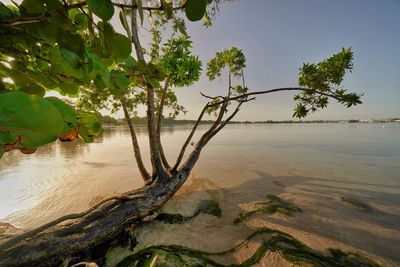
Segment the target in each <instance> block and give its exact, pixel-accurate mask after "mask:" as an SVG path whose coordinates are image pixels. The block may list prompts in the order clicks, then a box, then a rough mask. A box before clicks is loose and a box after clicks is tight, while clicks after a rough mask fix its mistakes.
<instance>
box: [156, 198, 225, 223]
mask: <svg viewBox="0 0 400 267" xmlns="http://www.w3.org/2000/svg"><path fill="white" fill-rule="evenodd" d="M201 213H205V214H210V215H213V216H216V217H221V215H222V210H221V208H220V207H219V204H218V202H216V201H214V200H202V201H200V203H199V204H198V205H197V209H196V211H195V212H194V213H193V215H191V216H183V215H181V214H168V213H159V214H158V215H157V216H156V217H155V218H154V219H155V220H157V221H162V222H164V223H169V224H175V223H177V224H181V223H185V222H187V221H190V220H191V219H193V218H195V217H196V216H197V215H199V214H201Z"/></svg>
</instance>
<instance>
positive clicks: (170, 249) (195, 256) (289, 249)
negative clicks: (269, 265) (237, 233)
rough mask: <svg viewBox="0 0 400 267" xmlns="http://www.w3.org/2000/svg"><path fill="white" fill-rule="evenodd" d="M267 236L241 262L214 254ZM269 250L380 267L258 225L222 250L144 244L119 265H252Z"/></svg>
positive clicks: (332, 264) (309, 260)
mask: <svg viewBox="0 0 400 267" xmlns="http://www.w3.org/2000/svg"><path fill="white" fill-rule="evenodd" d="M257 236H265V237H264V238H263V242H262V243H261V244H260V246H259V247H258V248H257V250H256V251H255V252H254V254H253V255H252V256H251V257H250V258H248V259H247V260H246V261H244V262H242V263H240V264H228V265H223V264H221V263H218V262H216V261H215V260H213V259H212V258H211V256H223V255H228V254H230V253H233V252H235V251H236V250H238V249H240V248H241V247H243V246H245V245H246V244H247V243H248V242H249V241H250V240H251V239H254V238H255V237H257ZM267 251H271V252H276V253H279V254H280V255H281V256H282V257H283V258H285V259H286V260H288V261H290V262H292V263H294V264H298V265H311V266H327V267H328V266H329V267H344V266H350V267H378V266H379V265H378V264H377V263H375V262H373V261H372V260H369V259H367V258H365V257H363V256H361V255H359V254H357V253H354V252H343V251H341V250H338V249H330V250H329V255H325V254H322V253H320V252H317V251H314V250H312V249H311V248H310V247H308V246H306V245H305V244H303V243H302V242H301V241H299V240H297V239H295V238H294V237H293V236H291V235H289V234H286V233H284V232H281V231H279V230H275V229H270V228H267V227H262V228H258V229H256V230H255V231H254V232H253V233H251V234H250V235H249V236H248V237H247V238H246V239H245V240H244V241H242V242H241V243H239V244H238V245H236V246H234V247H233V248H231V249H229V250H226V251H222V252H207V251H201V250H196V249H191V248H188V247H185V246H179V245H157V246H150V247H147V248H144V249H142V250H140V251H138V252H136V253H134V254H132V255H129V256H127V257H126V258H125V259H123V260H122V261H121V262H119V263H118V264H117V267H143V266H189V267H191V266H193V267H194V266H215V267H222V266H230V267H249V266H252V265H254V264H256V263H259V262H260V261H261V259H262V258H263V257H264V255H265V254H266V252H267Z"/></svg>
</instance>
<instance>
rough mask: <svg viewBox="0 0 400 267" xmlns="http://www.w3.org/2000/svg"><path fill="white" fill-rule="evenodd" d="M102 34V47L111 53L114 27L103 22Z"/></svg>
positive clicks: (113, 42)
mask: <svg viewBox="0 0 400 267" xmlns="http://www.w3.org/2000/svg"><path fill="white" fill-rule="evenodd" d="M103 34H104V47H105V49H106V54H107V55H111V54H112V52H113V51H114V45H115V39H116V38H115V31H114V28H113V27H112V26H111V24H110V23H108V22H103Z"/></svg>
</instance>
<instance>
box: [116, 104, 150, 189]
mask: <svg viewBox="0 0 400 267" xmlns="http://www.w3.org/2000/svg"><path fill="white" fill-rule="evenodd" d="M120 101H121V105H122V110H123V111H124V115H125V119H126V121H127V122H128V126H129V131H130V133H131V139H132V145H133V152H134V154H135V159H136V163H137V165H138V168H139V171H140V174H141V175H142V178H143V180H144V182H145V183H146V185H147V184H149V183H150V182H151V180H152V179H151V177H150V174H149V173H148V171H147V170H146V167H145V166H144V164H143V160H142V155H141V152H140V146H139V143H138V140H137V137H136V133H135V128H134V127H133V123H132V120H131V117H130V115H129V112H128V109H127V106H126V102H125V99H124V98H123V97H121V98H120Z"/></svg>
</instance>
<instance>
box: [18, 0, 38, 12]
mask: <svg viewBox="0 0 400 267" xmlns="http://www.w3.org/2000/svg"><path fill="white" fill-rule="evenodd" d="M20 9H21V12H22V14H24V13H25V14H37V13H42V12H43V11H44V5H43V2H42V1H38V0H24V1H22V3H21V5H20Z"/></svg>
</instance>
